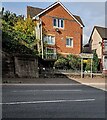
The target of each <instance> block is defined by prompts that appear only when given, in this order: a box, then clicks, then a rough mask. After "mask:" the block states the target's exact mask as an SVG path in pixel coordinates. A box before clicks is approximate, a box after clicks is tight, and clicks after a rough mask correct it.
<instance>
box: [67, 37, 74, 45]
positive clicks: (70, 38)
mask: <svg viewBox="0 0 107 120" xmlns="http://www.w3.org/2000/svg"><path fill="white" fill-rule="evenodd" d="M67 39H69V45H67ZM70 40H71V45H70ZM66 47H73V37H66Z"/></svg>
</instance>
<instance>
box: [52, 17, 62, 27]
mask: <svg viewBox="0 0 107 120" xmlns="http://www.w3.org/2000/svg"><path fill="white" fill-rule="evenodd" d="M54 20H56V26H55V25H54ZM58 21H59V26H58ZM61 21H63V27H61ZM53 26H54V27H55V28H62V29H64V19H61V18H53Z"/></svg>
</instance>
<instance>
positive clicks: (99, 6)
mask: <svg viewBox="0 0 107 120" xmlns="http://www.w3.org/2000/svg"><path fill="white" fill-rule="evenodd" d="M30 1H31V0H30ZM55 1H57V0H50V2H47V0H39V1H37V0H32V2H29V1H27V2H26V1H24V0H22V2H19V0H18V1H16V2H12V0H6V1H5V0H4V1H3V2H2V7H4V8H5V10H9V11H10V12H14V13H16V14H17V15H24V16H26V13H27V11H26V8H27V6H32V7H39V8H43V9H45V8H46V7H48V6H49V5H51V4H52V3H54V2H55ZM60 1H61V0H60ZM74 1H75V2H74ZM61 2H62V4H64V6H65V7H66V8H67V9H68V10H69V11H70V12H71V13H72V14H74V15H78V16H80V17H81V19H82V21H83V23H84V25H85V27H84V28H83V44H84V45H85V44H86V43H88V41H89V38H90V35H91V32H92V30H93V27H94V26H101V27H105V16H106V13H105V4H106V2H105V1H104V0H97V1H96V0H95V1H94V0H93V2H92V1H91V0H90V1H87V2H84V0H82V1H79V0H62V1H61Z"/></svg>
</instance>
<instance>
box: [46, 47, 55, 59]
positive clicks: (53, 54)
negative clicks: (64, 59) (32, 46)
mask: <svg viewBox="0 0 107 120" xmlns="http://www.w3.org/2000/svg"><path fill="white" fill-rule="evenodd" d="M48 49H50V50H53V53H48ZM48 55H53V56H54V57H53V58H57V54H56V48H50V47H46V59H47V58H48V57H47V56H48Z"/></svg>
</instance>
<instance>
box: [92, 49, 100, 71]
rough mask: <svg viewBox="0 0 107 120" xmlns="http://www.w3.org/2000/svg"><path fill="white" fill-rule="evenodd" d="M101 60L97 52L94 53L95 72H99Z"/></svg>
mask: <svg viewBox="0 0 107 120" xmlns="http://www.w3.org/2000/svg"><path fill="white" fill-rule="evenodd" d="M98 65H99V59H98V55H97V53H96V50H94V51H93V72H97V71H98Z"/></svg>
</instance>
